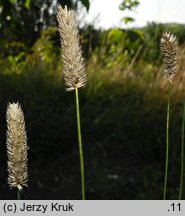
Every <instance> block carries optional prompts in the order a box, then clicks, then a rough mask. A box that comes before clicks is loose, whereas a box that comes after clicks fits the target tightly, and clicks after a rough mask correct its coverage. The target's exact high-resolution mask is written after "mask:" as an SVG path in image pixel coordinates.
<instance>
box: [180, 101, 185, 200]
mask: <svg viewBox="0 0 185 216" xmlns="http://www.w3.org/2000/svg"><path fill="white" fill-rule="evenodd" d="M184 123H185V100H184V106H183V119H182V134H181V177H180V188H179V200H181V199H182V189H183V180H184Z"/></svg>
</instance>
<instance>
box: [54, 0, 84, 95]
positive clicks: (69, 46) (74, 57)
mask: <svg viewBox="0 0 185 216" xmlns="http://www.w3.org/2000/svg"><path fill="white" fill-rule="evenodd" d="M57 20H58V31H59V34H60V39H61V46H62V61H63V72H64V80H65V85H66V90H68V91H72V90H75V89H76V88H80V87H84V86H85V85H86V82H87V77H86V73H85V68H84V67H85V65H84V59H83V57H82V50H81V47H80V44H79V32H78V27H77V21H76V16H75V12H74V11H73V10H68V9H67V6H65V8H62V6H61V5H60V4H58V5H57Z"/></svg>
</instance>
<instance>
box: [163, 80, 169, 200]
mask: <svg viewBox="0 0 185 216" xmlns="http://www.w3.org/2000/svg"><path fill="white" fill-rule="evenodd" d="M167 91H168V102H167V114H166V165H165V178H164V192H163V200H165V199H166V187H167V178H168V160H169V120H170V82H169V81H168V87H167Z"/></svg>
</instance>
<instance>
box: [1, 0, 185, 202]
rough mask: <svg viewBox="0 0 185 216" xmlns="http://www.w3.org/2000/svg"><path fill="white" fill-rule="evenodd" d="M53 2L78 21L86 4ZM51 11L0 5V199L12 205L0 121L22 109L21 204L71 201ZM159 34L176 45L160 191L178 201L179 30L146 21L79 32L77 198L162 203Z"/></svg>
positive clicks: (70, 102) (182, 57) (70, 110)
mask: <svg viewBox="0 0 185 216" xmlns="http://www.w3.org/2000/svg"><path fill="white" fill-rule="evenodd" d="M60 2H61V3H62V5H65V4H68V5H69V6H73V7H74V8H75V9H76V10H77V12H78V13H79V12H80V11H81V10H84V6H83V5H85V6H86V7H87V8H88V1H82V3H83V5H82V4H81V5H80V7H79V6H78V4H76V2H70V1H60ZM123 2H124V1H123ZM133 2H136V1H133ZM55 6H56V2H55V4H54V3H52V1H50V0H44V1H39V0H35V1H21V0H19V1H17V2H14V1H0V27H1V28H0V142H1V145H0V146H1V147H0V149H1V151H0V152H1V153H0V182H1V184H0V185H1V187H0V190H1V193H0V199H14V198H16V197H15V191H13V190H10V189H9V188H8V185H7V176H8V173H7V171H6V169H7V155H6V119H5V117H6V107H7V104H8V102H13V101H14V102H17V101H19V102H20V103H21V104H22V108H23V111H24V114H25V120H26V129H27V137H28V145H29V151H28V156H29V162H28V171H29V186H28V188H27V189H25V191H24V199H80V196H81V194H80V174H79V158H78V145H77V134H76V122H75V121H74V118H75V108H74V97H73V92H71V93H70V92H66V90H65V87H64V81H63V73H62V62H61V49H60V41H59V35H58V32H57V27H56V18H55V13H54V8H55ZM90 6H91V4H90ZM134 7H135V6H134ZM105 9H106V6H105ZM124 10H125V9H124ZM124 10H123V12H124ZM15 12H16V13H15ZM41 14H42V17H41ZM123 15H124V13H123ZM124 21H125V20H124ZM126 21H128V19H127V20H126ZM95 22H96V20H95ZM166 30H167V31H170V32H172V33H173V34H175V35H176V36H177V38H178V41H179V60H178V71H177V74H176V76H175V79H174V82H173V85H172V100H171V101H172V103H171V117H170V118H171V125H170V152H169V158H170V161H169V175H168V185H167V199H178V192H179V182H180V150H181V124H182V110H183V102H184V98H185V87H184V84H185V44H184V42H185V25H183V24H177V23H171V24H169V23H168V24H160V23H154V22H151V23H148V24H147V26H145V27H140V28H134V27H132V28H110V29H107V30H103V29H98V30H97V29H96V28H95V26H93V25H92V24H91V25H90V24H89V25H88V24H85V25H83V27H82V28H81V29H80V42H81V45H82V48H83V56H84V57H85V59H86V72H87V76H88V84H87V87H86V88H83V89H80V91H79V94H80V104H81V120H82V136H83V149H84V162H85V175H86V197H87V199H162V193H163V179H164V169H165V121H166V96H167V95H166V80H165V78H164V75H163V74H164V73H163V66H162V63H161V57H160V50H159V41H160V37H161V34H162V33H163V32H164V31H166ZM182 198H183V199H184V198H185V190H184V192H183V196H182Z"/></svg>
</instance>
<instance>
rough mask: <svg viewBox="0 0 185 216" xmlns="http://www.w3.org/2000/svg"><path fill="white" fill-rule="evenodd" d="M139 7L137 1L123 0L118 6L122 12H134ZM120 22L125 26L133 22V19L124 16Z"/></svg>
mask: <svg viewBox="0 0 185 216" xmlns="http://www.w3.org/2000/svg"><path fill="white" fill-rule="evenodd" d="M138 5H139V1H138V0H123V1H122V3H121V4H120V6H119V9H120V10H122V11H127V10H128V11H135V9H136V8H137V7H138ZM122 21H123V22H124V23H125V24H128V23H131V22H134V21H135V19H134V18H133V17H130V16H124V17H123V18H122Z"/></svg>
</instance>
